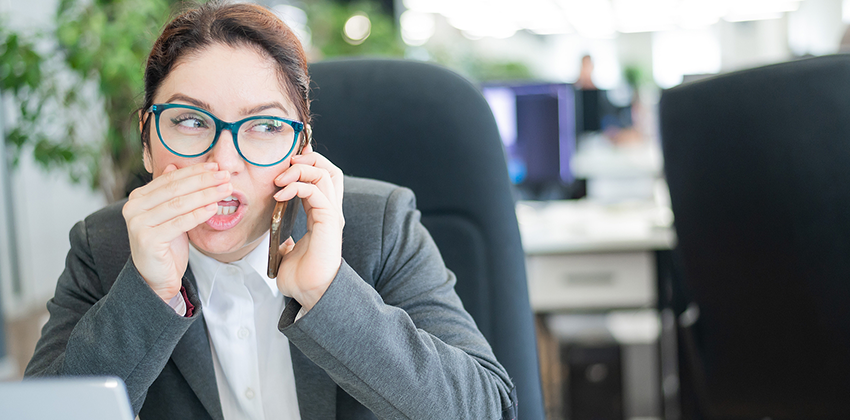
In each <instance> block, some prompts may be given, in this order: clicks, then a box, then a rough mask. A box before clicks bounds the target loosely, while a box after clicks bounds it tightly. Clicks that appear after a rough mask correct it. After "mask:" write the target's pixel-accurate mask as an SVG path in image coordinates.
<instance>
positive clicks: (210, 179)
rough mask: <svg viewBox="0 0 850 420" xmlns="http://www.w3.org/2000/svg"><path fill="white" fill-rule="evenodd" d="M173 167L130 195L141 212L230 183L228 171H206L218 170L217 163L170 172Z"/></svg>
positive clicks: (170, 166) (167, 168)
mask: <svg viewBox="0 0 850 420" xmlns="http://www.w3.org/2000/svg"><path fill="white" fill-rule="evenodd" d="M172 167H173V165H169V166H168V167H166V170H165V171H163V174H162V175H160V176H159V177H157V178H156V179H154V180H153V181H151V183H150V184H148V185H146V186H144V187H142V188H139V189H136V190H135V191H133V192H132V193H131V194H130V200H134V201H136V205H137V206H138V210H139V211H147V210H150V209H153V208H154V207H156V206H159V205H161V204H163V203H165V202H167V201H169V200H172V199H173V198H174V197H181V196H184V195H187V194H190V193H193V192H196V191H201V190H204V189H208V188H210V187H215V186H219V185H223V184H225V183H229V181H230V173H229V172H228V171H215V170H207V169H205V167H214V168H217V167H218V165H217V164H215V163H213V164H199V165H192V166H190V167H186V168H183V169H180V170H173V169H172V170H169V169H170V168H172ZM224 197H226V195H225V196H224ZM206 204H209V203H206Z"/></svg>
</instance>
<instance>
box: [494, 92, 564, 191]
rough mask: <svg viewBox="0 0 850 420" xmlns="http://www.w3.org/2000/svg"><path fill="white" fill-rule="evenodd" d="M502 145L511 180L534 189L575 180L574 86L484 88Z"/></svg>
mask: <svg viewBox="0 0 850 420" xmlns="http://www.w3.org/2000/svg"><path fill="white" fill-rule="evenodd" d="M482 92H483V94H484V98H485V99H487V102H488V103H489V104H490V108H491V109H492V110H493V115H494V116H495V117H496V124H497V125H498V126H499V133H500V134H501V136H502V142H503V143H504V145H505V150H506V152H507V159H508V172H509V174H510V177H511V181H512V182H513V183H514V184H516V185H520V186H527V187H530V188H538V187H541V186H546V185H558V184H560V185H568V184H570V183H572V181H573V174H572V171H571V169H570V158H571V157H572V154H573V152H574V150H575V138H576V120H575V118H576V117H575V116H576V113H575V96H574V95H575V93H574V91H573V87H572V85H569V84H565V83H546V84H487V85H484V86H483V87H482Z"/></svg>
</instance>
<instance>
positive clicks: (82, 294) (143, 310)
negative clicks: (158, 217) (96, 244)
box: [24, 222, 200, 414]
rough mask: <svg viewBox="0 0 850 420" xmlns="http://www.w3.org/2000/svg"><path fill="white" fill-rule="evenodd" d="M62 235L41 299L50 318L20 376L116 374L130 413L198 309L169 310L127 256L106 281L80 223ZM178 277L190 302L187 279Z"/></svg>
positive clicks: (142, 396)
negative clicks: (50, 282) (60, 259)
mask: <svg viewBox="0 0 850 420" xmlns="http://www.w3.org/2000/svg"><path fill="white" fill-rule="evenodd" d="M70 241H71V250H70V251H69V252H68V256H67V258H66V261H65V270H64V272H63V273H62V275H61V276H60V277H59V281H58V283H57V285H56V292H55V294H54V296H53V298H52V299H50V301H48V302H47V309H48V311H49V313H50V318H49V319H48V321H47V324H46V325H45V326H44V328H43V329H42V332H41V339H39V341H38V344H37V345H36V349H35V353H34V355H33V357H32V359H31V360H30V362H29V365H28V366H27V368H26V371H25V373H24V376H25V377H44V376H79V375H86V376H91V375H98V376H106V375H108V376H117V377H119V378H121V379H122V380H124V382H125V383H126V385H127V391H128V394H129V397H130V402H131V403H132V405H133V409H134V411H135V412H136V414H138V413H139V410H141V407H142V404H143V403H144V400H145V396H146V394H147V389H148V388H149V387H150V385H151V384H152V383H153V381H154V380H155V379H156V378H157V376H158V375H159V374H160V372H161V371H162V368H163V367H164V366H165V363H166V362H167V361H168V358H169V357H170V356H171V352H172V350H173V349H174V347H175V346H176V345H177V342H178V341H179V340H180V338H181V337H182V336H183V334H184V333H185V332H186V330H187V329H188V328H189V326H190V325H191V324H192V323H193V322H195V321H196V320H197V318H198V317H199V314H198V313H195V314H194V315H193V316H192V317H191V318H187V317H181V316H179V315H177V313H175V312H174V309H172V308H171V307H169V306H168V304H166V303H165V302H164V301H163V300H162V299H160V298H159V297H158V296H157V295H156V294H155V293H154V292H153V290H152V289H151V288H150V287H149V286H148V285H147V283H145V281H144V279H143V278H142V277H141V275H140V274H139V272H138V271H137V270H136V267H135V266H134V265H133V261H132V258H127V262H126V264H125V265H124V267H123V269H122V270H121V271H120V273H119V274H118V276H117V278H115V279H114V283H113V281H112V279H101V278H100V276H99V271H98V267H97V266H96V264H95V258H94V257H93V255H92V252H91V247H90V246H89V242H88V241H89V237H88V235H87V231H86V224H85V222H79V223H77V224H76V225H75V226H74V227H73V229H71V233H70ZM183 283H184V286H186V287H187V292H188V293H189V294H190V299H193V298H194V300H195V302H197V293H196V292H195V291H194V288H193V287H192V286H191V282H189V281H186V279H185V278H184V281H183ZM190 287H191V290H190ZM104 289H108V290H104ZM196 306H197V305H196ZM197 312H200V311H197Z"/></svg>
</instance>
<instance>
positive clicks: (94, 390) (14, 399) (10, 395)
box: [0, 377, 135, 420]
mask: <svg viewBox="0 0 850 420" xmlns="http://www.w3.org/2000/svg"><path fill="white" fill-rule="evenodd" d="M0 418H3V419H10V420H11V419H14V420H52V419H64V420H133V419H134V418H135V416H133V410H132V408H131V407H130V400H129V399H128V397H127V389H126V387H125V386H124V382H123V381H121V379H118V378H109V377H76V378H50V379H28V380H26V381H23V382H0Z"/></svg>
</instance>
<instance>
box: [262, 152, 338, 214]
mask: <svg viewBox="0 0 850 420" xmlns="http://www.w3.org/2000/svg"><path fill="white" fill-rule="evenodd" d="M305 167H312V168H316V169H318V170H320V171H321V172H319V171H316V170H308V169H306V168H305ZM290 172H294V173H290ZM328 177H329V180H330V184H328V183H326V182H325V181H326V180H327V179H328ZM296 181H300V182H309V183H312V184H316V185H318V186H319V188H320V189H322V191H324V192H325V193H326V194H328V195H329V198H330V199H332V200H334V201H335V202H336V203H338V204H339V205H340V206H341V205H342V196H343V189H344V185H343V184H344V181H343V173H342V170H340V169H339V168H338V167H336V165H334V164H333V163H331V161H329V160H328V159H327V158H326V157H324V156H322V155H321V154H319V153H314V152H307V153H305V154H303V155H298V156H293V157H292V166H291V167H290V168H289V169H287V170H286V172H284V173H283V174H281V175H280V176H278V177H277V178H276V179H275V184H276V185H277V186H279V187H283V186H285V185H288V184H289V183H291V182H296ZM330 185H333V188H331V187H330Z"/></svg>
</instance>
